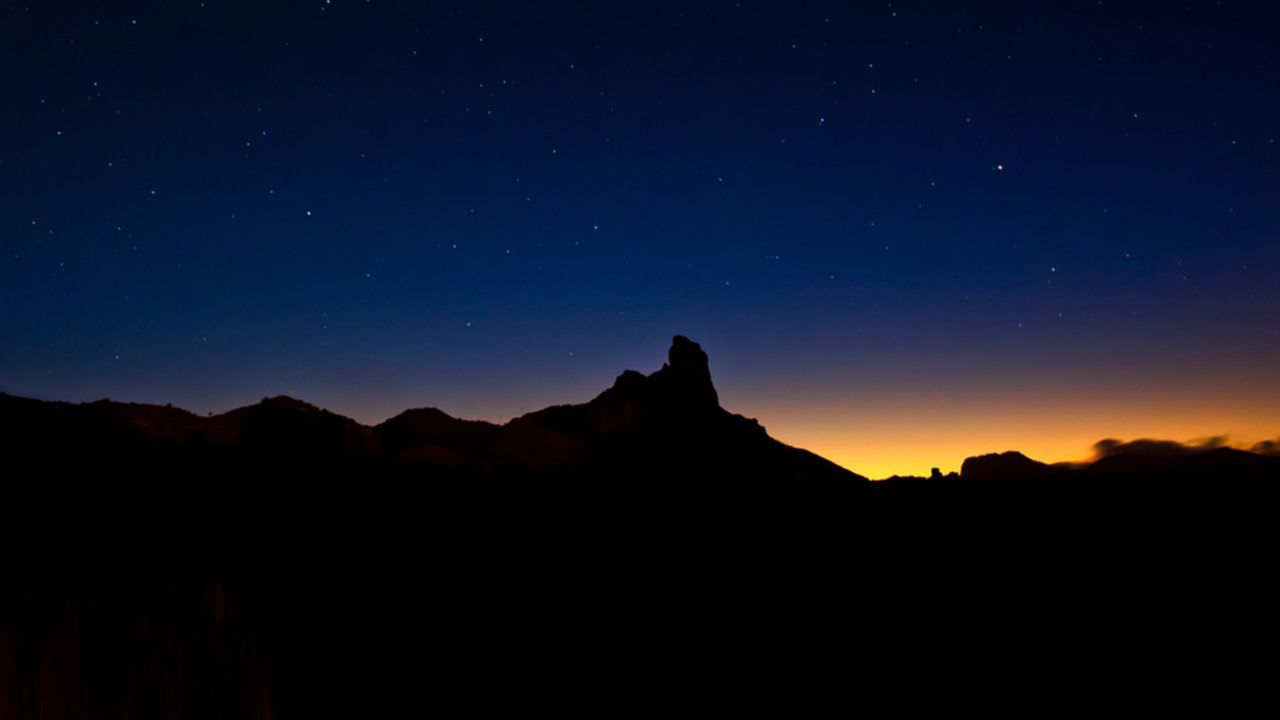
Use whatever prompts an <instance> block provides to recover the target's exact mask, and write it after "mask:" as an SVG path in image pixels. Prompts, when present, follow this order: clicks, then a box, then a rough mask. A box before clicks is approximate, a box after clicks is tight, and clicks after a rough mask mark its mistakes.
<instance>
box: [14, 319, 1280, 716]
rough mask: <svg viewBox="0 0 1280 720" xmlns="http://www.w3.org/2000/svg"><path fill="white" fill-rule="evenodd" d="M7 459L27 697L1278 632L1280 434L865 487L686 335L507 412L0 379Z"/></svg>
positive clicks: (344, 708) (581, 689)
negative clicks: (68, 398) (606, 383)
mask: <svg viewBox="0 0 1280 720" xmlns="http://www.w3.org/2000/svg"><path fill="white" fill-rule="evenodd" d="M0 452H2V453H3V455H2V456H3V458H4V466H3V467H4V470H3V477H4V479H3V481H2V482H3V492H4V502H3V528H4V529H3V535H2V536H0V540H3V541H4V543H5V548H6V549H5V551H4V556H3V557H4V567H3V570H0V718H45V717H211V718H212V717H218V718H221V717H237V718H240V717H244V718H250V717H252V718H267V717H271V718H293V717H321V716H343V715H345V716H380V715H383V714H389V713H391V712H393V711H394V712H399V711H401V710H403V708H406V707H416V708H418V710H419V711H421V710H422V708H424V707H429V706H431V704H432V703H435V702H439V700H438V698H441V697H445V696H446V695H447V696H449V697H451V698H456V697H459V696H465V697H468V698H471V700H472V701H473V702H474V703H477V706H480V707H482V706H490V707H496V704H497V703H500V702H506V701H508V700H512V699H518V700H522V701H523V702H524V703H525V706H526V707H529V708H533V707H547V706H556V707H560V706H563V705H564V704H565V703H570V704H575V703H576V704H578V705H585V706H593V703H592V701H591V699H592V698H594V697H596V695H597V693H603V694H604V695H605V696H608V697H611V698H612V704H606V705H604V706H599V707H615V708H616V707H619V703H618V699H619V698H631V697H635V698H636V699H635V700H634V701H627V702H624V703H622V705H623V706H627V707H631V706H640V705H643V704H644V702H645V701H657V702H659V704H661V701H660V700H659V698H661V697H665V696H666V694H667V693H668V692H669V691H675V690H677V689H679V688H683V689H688V688H687V687H686V685H685V684H686V683H687V682H688V680H689V678H694V677H696V678H701V679H699V680H696V681H694V685H696V686H699V687H702V688H703V689H706V686H707V685H708V684H710V683H712V678H713V676H714V677H718V676H720V675H721V674H738V675H739V676H741V677H755V676H756V675H763V676H766V677H770V678H772V680H773V681H774V682H778V681H779V679H780V678H782V677H784V676H786V677H789V676H790V674H791V672H792V671H795V670H796V669H797V668H803V669H804V672H805V673H809V672H812V673H831V672H838V674H839V676H840V677H843V678H844V680H845V681H849V680H851V679H856V678H863V679H866V678H869V677H873V676H875V677H880V676H883V675H888V676H890V679H891V680H897V681H901V680H903V679H904V678H909V677H915V676H914V675H912V673H917V672H920V671H921V666H920V665H919V663H921V662H922V661H927V662H928V663H930V664H937V663H944V664H948V665H949V667H951V668H952V670H951V671H950V674H952V675H964V674H965V671H967V670H971V669H973V668H972V663H971V660H972V653H974V652H975V648H982V651H983V652H984V653H985V652H989V651H990V652H995V653H996V654H997V655H998V656H1000V657H1002V658H1003V659H1002V660H997V661H995V663H994V664H990V665H985V666H983V667H984V671H985V672H998V673H1001V677H1002V678H1003V679H1005V680H1007V681H1009V682H1010V683H1012V684H1019V683H1025V682H1026V681H1028V680H1031V679H1032V678H1029V677H1028V676H1027V671H1028V670H1029V669H1030V668H1038V669H1039V671H1040V672H1037V673H1031V674H1032V675H1038V676H1039V677H1038V680H1039V682H1040V683H1045V682H1048V683H1051V684H1052V683H1054V682H1056V681H1058V680H1061V679H1063V678H1064V677H1067V676H1066V675H1062V674H1061V672H1060V668H1059V666H1060V665H1063V664H1068V663H1067V660H1068V659H1069V658H1071V657H1073V653H1076V652H1088V653H1090V655H1089V658H1090V660H1089V663H1090V664H1089V667H1090V672H1093V673H1095V675H1098V674H1100V675H1103V676H1107V677H1110V676H1111V675H1112V674H1114V675H1115V676H1116V677H1119V676H1121V675H1122V674H1123V673H1124V672H1125V668H1127V667H1129V665H1128V663H1130V662H1131V661H1134V659H1135V658H1139V657H1140V658H1141V659H1142V661H1143V662H1144V663H1154V664H1156V665H1158V666H1159V667H1161V668H1164V667H1166V666H1167V665H1170V664H1172V665H1178V664H1180V663H1190V662H1194V660H1195V658H1203V657H1209V656H1213V657H1221V656H1222V653H1223V652H1224V651H1225V650H1226V649H1228V648H1227V647H1226V645H1224V643H1225V644H1230V643H1234V642H1236V641H1238V640H1240V639H1241V638H1245V637H1247V638H1248V644H1250V645H1257V646H1260V645H1261V644H1263V643H1265V642H1266V640H1267V639H1269V638H1272V637H1273V636H1274V635H1275V617H1276V614H1275V613H1274V612H1273V611H1271V610H1266V611H1264V608H1270V607H1271V606H1272V603H1273V602H1274V600H1275V593H1274V591H1273V590H1272V589H1271V585H1272V583H1271V582H1270V579H1271V578H1270V575H1271V573H1272V572H1273V570H1274V561H1275V557H1276V555H1275V551H1276V550H1277V549H1280V542H1278V540H1280V523H1277V522H1276V520H1275V513H1276V510H1277V509H1278V508H1280V503H1277V500H1278V499H1280V457H1278V456H1275V455H1266V454H1259V453H1250V452H1244V451H1240V450H1234V449H1230V448H1225V447H1213V448H1201V449H1197V448H1183V447H1181V446H1176V445H1171V444H1160V443H1150V442H1139V443H1131V444H1115V443H1112V444H1110V445H1107V446H1106V452H1105V453H1104V454H1103V456H1102V457H1101V458H1100V459H1099V460H1097V461H1095V462H1092V463H1086V464H1081V465H1077V466H1061V465H1046V464H1044V463H1040V462H1036V461H1034V460H1032V459H1030V458H1027V457H1025V456H1023V455H1021V454H1019V453H1016V452H1007V453H1003V454H999V455H983V456H979V457H972V458H969V459H968V460H966V461H965V463H964V465H963V467H962V469H961V471H960V473H959V474H955V473H952V474H948V475H942V474H940V473H936V472H935V474H934V476H933V477H931V478H897V477H895V478H891V479H889V480H886V481H882V482H869V481H868V480H867V479H866V478H864V477H862V476H859V475H857V474H854V473H852V472H849V471H847V470H845V469H843V468H840V467H838V466H836V465H835V464H833V463H831V462H828V461H827V460H824V459H823V458H821V457H818V456H817V455H814V454H812V453H809V452H807V451H804V450H801V449H798V448H793V447H790V446H787V445H785V444H783V443H780V442H778V441H776V440H774V439H772V438H770V437H769V435H768V434H767V432H766V431H765V429H764V428H763V427H761V426H760V425H759V424H758V423H757V422H756V421H754V420H751V419H748V418H744V417H742V416H740V415H735V414H733V413H731V412H729V411H727V410H725V409H723V408H722V407H720V404H719V399H718V396H717V394H716V390H715V387H714V385H713V384H712V381H711V373H710V368H709V363H708V359H707V356H706V354H705V353H704V352H703V351H702V349H701V348H700V347H699V346H698V345H697V344H696V343H693V342H691V341H689V340H687V339H685V338H683V337H679V336H677V337H676V338H675V340H674V341H673V344H672V347H671V351H670V354H669V360H668V362H667V363H666V364H665V365H664V366H663V367H662V368H661V369H659V370H658V371H656V372H654V373H652V374H650V375H643V374H641V373H637V372H634V371H626V372H624V373H623V374H622V375H620V376H619V377H618V378H617V380H616V381H615V383H614V385H613V386H612V387H611V388H609V389H607V390H605V391H604V392H602V393H601V394H600V395H598V396H597V397H596V398H594V399H593V400H591V401H590V402H587V403H585V404H580V405H562V406H555V407H549V408H546V409H543V410H539V411H536V412H532V413H529V414H527V415H524V416H522V417H519V418H516V419H514V420H512V421H510V422H508V423H506V424H503V425H495V424H492V423H487V422H479V421H468V420H461V419H457V418H453V417H451V416H449V415H448V414H446V413H444V412H442V411H440V410H437V409H434V408H422V409H414V410H407V411H405V412H403V413H401V414H399V415H397V416H395V417H393V418H391V419H389V420H387V421H385V422H383V423H381V424H378V425H376V426H372V427H369V426H365V425H362V424H360V423H357V422H355V421H354V420H351V419H349V418H345V417H343V416H341V415H337V414H334V413H331V412H328V411H326V410H323V409H320V408H317V407H315V406H312V405H309V404H307V403H305V402H302V401H299V400H295V399H292V398H288V397H276V398H268V399H264V400H263V401H262V402H260V403H258V404H256V405H253V406H249V407H244V408H239V409H237V410H233V411H230V412H227V413H224V414H221V415H214V416H206V417H202V416H198V415H195V414H192V413H190V412H187V411H184V410H180V409H175V408H171V407H160V406H154V405H138V404H131V403H118V402H110V401H105V400H103V401H99V402H93V403H86V404H70V403H62V402H44V401H37V400H30V399H25V398H19V397H14V396H10V395H5V394H0ZM817 648H824V649H825V650H824V652H825V651H835V653H836V656H837V658H838V659H837V658H833V659H832V660H830V661H828V660H827V659H826V656H825V655H819V654H815V652H816V649H817ZM1187 667H1188V666H1186V665H1184V666H1183V667H1182V669H1183V670H1186V669H1187ZM1197 667H1198V666H1197ZM895 668H896V669H898V671H897V672H895V671H894V669H895ZM1050 668H1055V669H1054V670H1050ZM1264 668H1265V666H1257V667H1255V668H1254V669H1256V670H1258V671H1261V670H1262V669H1264ZM699 673H702V675H700V674H699ZM802 674H803V673H802ZM813 677H816V676H811V677H810V680H811V681H813ZM933 679H934V680H936V679H937V678H936V677H935V678H933ZM1014 679H1017V680H1018V681H1019V683H1013V680H1014ZM1127 681H1128V682H1129V683H1130V684H1131V685H1132V684H1134V683H1138V682H1139V680H1138V679H1137V678H1135V677H1128V680H1127ZM931 682H932V680H931ZM637 683H639V685H637ZM639 686H642V687H644V688H647V690H646V691H645V692H643V693H639V694H637V687H639ZM1035 687H1039V685H1037V684H1036V683H1034V682H1032V683H1031V684H1030V685H1028V688H1024V689H1030V688H1035ZM1076 689H1077V690H1078V691H1083V692H1086V693H1087V692H1088V691H1089V690H1090V689H1091V687H1090V686H1087V685H1086V686H1085V687H1080V686H1079V685H1078V684H1077V686H1076ZM1094 689H1101V687H1100V686H1099V687H1097V688H1094ZM1010 692H1011V691H1010ZM1057 692H1060V689H1059V690H1057ZM641 696H643V697H641ZM431 698H437V699H431Z"/></svg>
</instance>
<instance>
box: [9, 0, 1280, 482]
mask: <svg viewBox="0 0 1280 720" xmlns="http://www.w3.org/2000/svg"><path fill="white" fill-rule="evenodd" d="M76 5H77V3H69V2H58V3H44V2H30V3H26V4H24V3H21V2H19V3H11V2H5V3H3V5H0V62H2V64H3V68H4V70H3V72H0V247H2V249H3V254H2V255H0V390H3V391H5V392H9V393H13V394H19V395H25V396H31V397H39V398H45V399H60V400H73V401H85V400H94V399H98V398H102V397H110V398H112V399H115V400H126V401H137V402H153V403H173V404H174V405H177V406H180V407H185V408H188V409H190V410H193V411H195V412H198V413H201V414H203V413H205V412H208V411H214V412H220V411H225V410H228V409H230V408H233V407H236V406H239V405H245V404H249V403H252V402H256V401H258V400H259V399H261V398H262V397H264V396H267V395H277V394H289V395H292V396H295V397H298V398H301V399H304V400H307V401H309V402H311V403H314V404H317V405H320V406H322V407H326V408H328V409H331V410H333V411H335V412H338V413H342V414H345V415H349V416H351V417H354V418H356V419H358V420H360V421H362V422H370V423H371V422H377V421H380V420H382V419H385V418H387V417H389V416H391V415H394V414H396V413H397V412H399V411H400V410H403V409H405V408H408V407H421V406H435V407H439V408H441V409H443V410H445V411H446V412H449V413H451V414H453V415H457V416H461V417H467V418H481V419H487V420H493V421H501V420H507V419H510V418H511V417H513V416H515V415H518V414H520V413H521V412H522V411H531V410H534V409H537V408H540V407H542V406H545V405H549V404H556V403H567V402H583V401H586V400H588V399H590V398H591V397H592V396H594V395H595V394H596V393H598V392H599V391H601V390H603V389H604V388H606V387H608V386H609V385H610V384H611V383H612V381H613V379H614V377H615V376H616V375H617V374H618V373H620V372H621V371H622V370H623V369H625V368H634V369H637V370H640V371H643V372H651V371H653V370H655V369H657V368H658V367H659V366H660V365H661V363H662V362H663V360H664V359H665V355H666V350H667V348H668V346H669V344H670V340H671V336H672V335H674V334H677V333H680V334H684V335H687V336H689V337H691V338H693V339H694V340H696V341H698V342H699V343H701V344H702V346H703V348H704V349H705V350H707V352H708V353H709V354H710V357H711V369H712V374H713V377H714V378H715V381H716V384H717V387H718V389H719V391H720V398H721V402H722V404H723V405H724V406H725V407H726V408H728V409H730V410H732V411H734V412H740V413H743V414H745V415H747V416H750V417H756V418H759V420H760V421H761V423H762V424H763V425H765V426H766V427H767V428H768V429H769V431H770V432H771V434H773V435H774V436H775V437H777V438H779V439H781V440H783V441H784V442H788V443H791V444H795V445H799V446H802V447H806V448H808V449H811V450H813V451H815V452H818V453H819V454H822V455H824V456H826V457H828V458H830V459H832V460H835V461H836V462H839V463H841V464H843V465H846V466H847V467H849V468H851V469H853V470H855V471H857V472H860V473H863V474H865V475H869V476H871V477H883V476H886V475H889V474H892V473H895V472H896V473H922V474H927V473H928V471H929V468H930V467H931V466H939V467H941V468H942V469H943V471H947V470H953V469H958V467H959V463H960V461H961V460H962V459H963V458H964V457H965V456H967V455H974V454H978V453H982V452H991V451H1002V450H1007V449H1018V450H1022V451H1023V452H1025V453H1027V454H1028V455H1030V456H1032V457H1034V458H1036V459H1040V460H1045V461H1057V460H1076V459H1083V458H1085V457H1087V456H1088V455H1089V453H1090V447H1091V445H1092V443H1094V442H1095V441H1097V440H1099V439H1101V438H1104V437H1119V438H1125V439H1131V438H1136V437H1162V438H1169V439H1175V440H1181V441H1190V440H1194V439H1196V438H1199V437H1205V436H1211V435H1222V434H1227V435H1229V437H1230V440H1231V441H1232V442H1233V443H1237V444H1243V445H1244V446H1248V445H1249V444H1250V443H1251V442H1255V441H1258V440H1262V439H1266V438H1273V437H1275V436H1277V435H1278V434H1280V373H1278V372H1277V368H1280V145H1277V144H1276V140H1277V138H1280V21H1277V18H1276V17H1274V16H1273V15H1272V14H1270V13H1271V11H1269V8H1268V4H1267V3H1260V2H1228V1H1225V0H1224V1H1223V2H1191V3H1181V4H1178V6H1177V7H1173V6H1172V5H1171V4H1167V3H1148V4H1145V8H1140V7H1133V6H1130V5H1127V4H1120V3H1111V2H1101V3H1098V2H1081V3H1067V2H1062V3H1002V4H989V5H981V6H970V7H967V8H960V7H957V6H958V5H960V3H941V2H939V3H919V2H893V3H885V2H879V3H865V4H859V6H860V8H859V9H856V10H850V9H849V8H848V7H846V3H831V4H809V3H782V2H777V3H763V2H745V1H744V2H731V1H730V2H708V3H694V2H687V3H679V2H675V3H669V4H663V3H626V4H623V3H582V4H550V3H532V2H519V3H510V4H485V3H476V2H457V3H453V4H447V5H445V4H434V3H391V2H382V1H380V0H371V1H369V2H364V1H363V0H361V1H350V0H332V2H325V1H324V0H312V1H311V2H306V3H288V2H270V3H266V2H264V3H248V2H245V3H225V2H216V1H214V0H206V1H205V2H197V1H192V2H188V1H183V2H167V3H153V4H132V5H131V4H130V3H124V2H102V3H80V4H79V5H80V6H79V7H76ZM1032 6H1034V8H1033V7H1032Z"/></svg>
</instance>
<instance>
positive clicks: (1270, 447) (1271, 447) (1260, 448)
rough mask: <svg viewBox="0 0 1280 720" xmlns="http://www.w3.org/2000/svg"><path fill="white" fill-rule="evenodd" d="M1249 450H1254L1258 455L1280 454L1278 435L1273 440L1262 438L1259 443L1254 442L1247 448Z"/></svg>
mask: <svg viewBox="0 0 1280 720" xmlns="http://www.w3.org/2000/svg"><path fill="white" fill-rule="evenodd" d="M1249 451H1250V452H1256V453H1258V454H1259V455H1280V437H1278V438H1276V439H1275V440H1263V441H1262V442H1260V443H1254V445H1253V447H1251V448H1249Z"/></svg>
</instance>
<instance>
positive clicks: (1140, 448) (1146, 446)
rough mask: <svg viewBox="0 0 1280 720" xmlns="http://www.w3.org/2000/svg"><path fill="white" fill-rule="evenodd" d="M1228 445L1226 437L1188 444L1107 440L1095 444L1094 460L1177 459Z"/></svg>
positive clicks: (1168, 441) (1166, 441)
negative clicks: (1117, 457) (1120, 457)
mask: <svg viewBox="0 0 1280 720" xmlns="http://www.w3.org/2000/svg"><path fill="white" fill-rule="evenodd" d="M1226 445H1227V436H1226V435H1214V436H1213V437H1207V438H1201V439H1198V440H1192V441H1191V442H1186V443H1181V442H1178V441H1176V440H1151V439H1149V438H1142V439H1140V440H1130V441H1129V442H1125V441H1123V440H1117V439H1115V438H1107V439H1105V440H1099V441H1098V442H1096V443H1094V444H1093V458H1094V460H1101V459H1102V458H1106V457H1112V456H1115V455H1145V456H1148V457H1151V456H1156V457H1177V456H1181V455H1190V454H1192V453H1198V452H1204V451H1206V450H1214V449H1217V448H1220V447H1226Z"/></svg>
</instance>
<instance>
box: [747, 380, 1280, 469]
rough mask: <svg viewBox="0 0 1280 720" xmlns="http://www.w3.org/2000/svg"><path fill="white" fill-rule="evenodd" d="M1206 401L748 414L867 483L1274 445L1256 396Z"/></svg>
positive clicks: (929, 404)
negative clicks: (1145, 452) (1096, 448)
mask: <svg viewBox="0 0 1280 720" xmlns="http://www.w3.org/2000/svg"><path fill="white" fill-rule="evenodd" d="M1216 400H1217V402H1216V403H1210V402H1208V401H1207V398H1205V397H1198V398H1196V397H1191V398H1189V397H1183V398H1180V399H1163V400H1158V401H1157V400H1148V401H1147V402H1145V403H1143V402H1132V401H1130V402H1125V401H1124V400H1123V399H1116V398H1113V399H1110V400H1099V399H1097V398H1088V397H1084V396H1077V397H1067V398H1060V399H1058V400H1057V401H1053V402H1050V401H1041V402H1035V403H1030V402H1026V401H1017V400H1015V399H1013V398H1006V399H1004V400H1000V399H998V398H997V399H994V400H989V401H984V402H983V403H982V404H981V405H977V404H968V405H966V406H964V407H958V406H957V404H956V403H947V402H945V401H939V400H938V399H937V398H915V399H910V398H908V399H897V400H895V401H894V402H892V403H887V402H884V403H882V402H874V401H868V402H864V403H862V404H861V407H859V408H858V410H857V411H856V412H855V411H851V410H850V409H848V407H847V406H842V405H840V404H835V403H827V404H825V405H824V404H816V405H814V406H809V407H806V406H804V405H802V404H798V403H797V404H790V403H780V404H778V405H775V406H772V407H767V406H759V407H755V408H750V409H749V410H747V411H745V412H743V414H745V415H748V416H751V417H757V418H758V419H759V420H760V422H761V423H762V424H763V425H765V427H766V428H767V430H768V431H769V434H770V435H771V436H772V437H774V438H776V439H778V440H781V441H782V442H785V443H787V444H788V445H794V446H796V447H801V448H804V449H806V450H809V451H811V452H814V453H816V454H818V455H821V456H823V457H825V458H827V459H828V460H831V461H832V462H835V463H836V464H838V465H841V466H843V467H845V468H848V469H849V470H852V471H853V472H856V473H858V474H860V475H864V476H866V477H869V478H872V479H882V478H885V477H889V476H892V475H923V476H927V475H929V472H930V469H931V468H934V467H936V468H939V469H940V470H941V471H942V472H943V473H947V472H951V471H959V470H960V466H961V464H962V463H963V462H964V460H965V458H968V457H972V456H975V455H982V454H985V453H996V452H1004V451H1006V450H1016V451H1018V452H1021V453H1022V454H1024V455H1026V456H1028V457H1030V458H1032V459H1034V460H1039V461H1041V462H1046V463H1054V462H1078V461H1083V460H1089V459H1091V458H1092V456H1093V445H1094V443H1096V442H1098V441H1099V440H1102V439H1104V438H1117V439H1121V440H1136V439H1139V438H1152V439H1159V440H1175V441H1178V442H1196V441H1198V440H1202V439H1205V438H1209V437H1216V436H1224V435H1225V436H1226V437H1227V441H1228V443H1229V444H1230V445H1232V446H1235V447H1244V448H1248V447H1250V446H1251V445H1253V444H1254V443H1256V442H1259V441H1261V440H1268V439H1275V438H1276V437H1277V436H1280V408H1277V406H1275V405H1274V404H1272V403H1268V402H1267V401H1266V398H1265V397H1254V398H1237V399H1236V400H1235V401H1231V400H1229V399H1224V398H1222V397H1218V398H1216Z"/></svg>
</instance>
